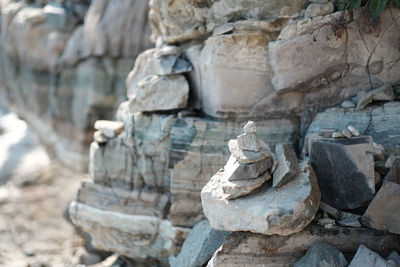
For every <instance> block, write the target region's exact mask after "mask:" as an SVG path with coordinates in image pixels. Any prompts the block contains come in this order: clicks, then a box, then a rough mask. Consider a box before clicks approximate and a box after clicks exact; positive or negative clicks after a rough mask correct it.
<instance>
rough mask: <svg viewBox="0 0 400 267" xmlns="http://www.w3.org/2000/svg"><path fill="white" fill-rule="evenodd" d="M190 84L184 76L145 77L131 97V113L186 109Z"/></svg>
mask: <svg viewBox="0 0 400 267" xmlns="http://www.w3.org/2000/svg"><path fill="white" fill-rule="evenodd" d="M188 99H189V84H188V82H187V81H186V79H185V77H184V76H182V75H172V76H158V75H149V76H145V77H144V78H143V79H142V80H141V81H140V82H139V83H138V84H137V86H136V87H135V94H134V95H131V96H130V100H129V107H130V110H131V112H143V111H160V110H173V109H182V108H186V106H187V104H188Z"/></svg>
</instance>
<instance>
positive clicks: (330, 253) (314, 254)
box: [294, 242, 347, 267]
mask: <svg viewBox="0 0 400 267" xmlns="http://www.w3.org/2000/svg"><path fill="white" fill-rule="evenodd" d="M317 266H331V267H346V266H347V261H346V259H345V258H344V256H343V254H342V253H341V252H340V250H339V249H337V248H335V247H333V246H331V245H329V244H326V243H322V242H317V243H314V244H313V245H312V246H311V247H310V249H309V250H308V251H307V253H306V255H304V256H303V257H302V258H301V259H300V260H299V261H298V262H296V263H295V265H294V267H317Z"/></svg>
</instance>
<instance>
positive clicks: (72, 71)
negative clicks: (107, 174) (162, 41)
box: [0, 0, 152, 170]
mask: <svg viewBox="0 0 400 267" xmlns="http://www.w3.org/2000/svg"><path fill="white" fill-rule="evenodd" d="M0 10H1V46H0V49H1V53H0V54H1V60H0V62H1V81H2V90H4V89H5V90H6V93H7V94H6V95H7V99H8V100H9V101H8V103H9V104H10V106H11V108H12V109H13V110H14V111H16V112H17V113H18V114H20V115H21V116H22V117H24V118H25V119H26V121H27V122H28V123H29V124H30V125H31V126H32V127H33V128H34V129H35V130H36V131H37V132H38V133H39V136H40V138H41V140H42V142H43V143H45V144H46V145H47V147H48V148H49V149H50V150H51V151H52V152H53V153H54V154H55V156H56V157H57V158H58V159H59V160H61V162H63V163H64V164H66V165H68V166H70V167H73V168H77V169H81V170H84V169H87V165H88V156H87V155H88V145H89V143H90V141H91V136H92V132H93V128H92V126H93V123H94V121H95V120H97V119H101V118H103V119H111V118H112V117H113V114H114V113H115V110H116V108H117V106H118V104H119V103H120V102H121V101H123V100H125V99H126V89H125V85H124V84H125V83H124V81H125V78H126V76H127V74H128V73H129V71H130V69H131V68H132V67H133V65H134V60H135V58H136V56H137V55H138V54H139V52H141V51H142V50H144V49H146V48H148V47H151V46H152V44H151V43H150V41H149V36H150V25H149V23H148V20H147V14H148V3H147V1H122V2H121V1H109V0H106V1H101V0H94V1H86V0H81V1H77V0H65V1H29V2H25V1H11V0H4V1H1V3H0Z"/></svg>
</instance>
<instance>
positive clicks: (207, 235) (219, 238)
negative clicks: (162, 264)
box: [169, 220, 230, 267]
mask: <svg viewBox="0 0 400 267" xmlns="http://www.w3.org/2000/svg"><path fill="white" fill-rule="evenodd" d="M229 234H230V232H224V231H216V230H214V229H212V228H211V226H210V223H209V222H208V221H207V220H204V221H201V222H199V223H197V224H196V225H195V226H194V227H193V229H192V231H190V233H189V235H188V236H187V238H186V240H185V242H184V243H183V245H182V249H181V251H180V253H179V255H178V256H177V257H171V258H170V259H169V264H170V266H171V267H197V266H203V265H204V264H205V263H207V262H208V260H209V259H210V258H211V257H212V255H213V254H214V252H215V251H216V250H217V249H218V248H219V247H220V246H221V245H222V243H223V242H224V240H225V238H226V237H227V236H228V235H229Z"/></svg>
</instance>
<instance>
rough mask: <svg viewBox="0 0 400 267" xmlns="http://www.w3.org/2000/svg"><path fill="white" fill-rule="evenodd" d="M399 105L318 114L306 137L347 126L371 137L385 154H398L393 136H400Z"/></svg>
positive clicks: (330, 110) (337, 110) (338, 110)
mask: <svg viewBox="0 0 400 267" xmlns="http://www.w3.org/2000/svg"><path fill="white" fill-rule="evenodd" d="M399 114H400V103H399V102H390V103H386V104H384V105H381V106H373V107H368V108H365V109H363V110H359V111H355V110H353V109H350V110H349V109H340V108H332V109H328V110H327V111H325V112H321V113H319V114H318V115H317V116H316V117H315V118H314V120H313V121H312V123H311V125H310V127H309V128H308V130H307V134H306V137H308V136H311V134H312V133H314V132H319V131H320V129H324V128H334V129H344V128H346V127H347V126H348V125H353V126H354V127H355V128H357V129H358V130H359V132H360V134H361V135H371V136H372V138H373V140H374V141H375V142H377V143H379V144H381V145H382V146H383V147H384V148H385V154H386V155H389V154H390V153H398V149H399V148H398V141H397V140H396V138H392V137H393V136H398V135H400V126H399V123H400V121H399V120H398V116H399Z"/></svg>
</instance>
